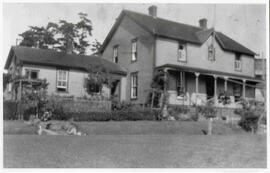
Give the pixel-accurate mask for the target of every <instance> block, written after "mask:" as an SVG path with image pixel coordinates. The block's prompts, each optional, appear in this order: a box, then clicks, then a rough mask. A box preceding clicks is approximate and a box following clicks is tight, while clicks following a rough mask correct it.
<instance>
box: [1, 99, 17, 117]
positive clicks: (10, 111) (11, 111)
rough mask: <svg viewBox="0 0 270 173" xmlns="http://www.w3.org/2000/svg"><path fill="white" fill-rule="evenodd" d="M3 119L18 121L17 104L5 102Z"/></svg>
mask: <svg viewBox="0 0 270 173" xmlns="http://www.w3.org/2000/svg"><path fill="white" fill-rule="evenodd" d="M3 113H4V114H3V118H4V120H16V119H18V117H17V115H16V114H17V102H16V101H4V103H3Z"/></svg>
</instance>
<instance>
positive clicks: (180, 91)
mask: <svg viewBox="0 0 270 173" xmlns="http://www.w3.org/2000/svg"><path fill="white" fill-rule="evenodd" d="M176 81H177V84H176V88H177V97H182V96H183V95H184V93H185V72H183V71H180V73H179V77H178V78H177V80H176Z"/></svg>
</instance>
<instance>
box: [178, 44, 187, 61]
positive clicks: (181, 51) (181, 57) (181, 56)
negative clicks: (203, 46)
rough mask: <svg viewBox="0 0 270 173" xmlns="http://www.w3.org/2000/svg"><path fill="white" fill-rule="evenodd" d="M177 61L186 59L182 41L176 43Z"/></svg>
mask: <svg viewBox="0 0 270 173" xmlns="http://www.w3.org/2000/svg"><path fill="white" fill-rule="evenodd" d="M178 61H181V62H186V61H187V51H186V45H185V44H183V43H179V45H178Z"/></svg>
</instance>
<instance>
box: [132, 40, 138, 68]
mask: <svg viewBox="0 0 270 173" xmlns="http://www.w3.org/2000/svg"><path fill="white" fill-rule="evenodd" d="M133 44H135V45H136V49H135V50H133ZM133 55H136V56H135V59H133ZM136 61H138V39H137V38H134V39H132V40H131V62H132V63H133V62H136Z"/></svg>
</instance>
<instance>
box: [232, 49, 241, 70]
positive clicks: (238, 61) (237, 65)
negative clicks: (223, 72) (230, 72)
mask: <svg viewBox="0 0 270 173" xmlns="http://www.w3.org/2000/svg"><path fill="white" fill-rule="evenodd" d="M238 58H239V59H238ZM234 70H235V71H240V72H241V71H242V57H241V54H240V53H236V54H235V59H234Z"/></svg>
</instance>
